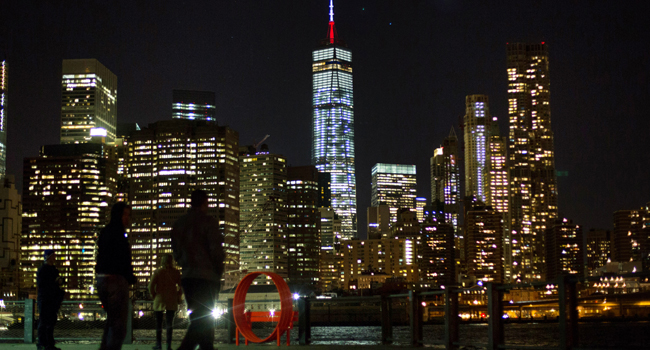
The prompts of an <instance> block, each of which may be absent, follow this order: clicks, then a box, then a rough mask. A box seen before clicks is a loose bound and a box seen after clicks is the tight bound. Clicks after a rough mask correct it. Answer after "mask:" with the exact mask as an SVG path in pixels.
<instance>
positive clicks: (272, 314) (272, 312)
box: [269, 309, 275, 317]
mask: <svg viewBox="0 0 650 350" xmlns="http://www.w3.org/2000/svg"><path fill="white" fill-rule="evenodd" d="M269 312H270V313H271V317H273V316H274V315H275V309H271V310H269Z"/></svg>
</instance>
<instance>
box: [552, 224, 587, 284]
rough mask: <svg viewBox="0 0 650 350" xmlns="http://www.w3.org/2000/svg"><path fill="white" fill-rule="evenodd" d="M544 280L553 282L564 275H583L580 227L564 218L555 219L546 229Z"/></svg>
mask: <svg viewBox="0 0 650 350" xmlns="http://www.w3.org/2000/svg"><path fill="white" fill-rule="evenodd" d="M545 240H546V265H547V268H546V278H545V280H547V281H552V280H555V279H556V278H557V277H559V276H562V275H566V274H577V275H580V276H582V275H583V273H584V263H583V262H584V259H583V255H584V249H583V245H582V244H583V243H582V227H580V226H579V225H575V224H574V223H573V222H572V221H571V220H568V219H566V218H564V219H556V220H555V222H554V223H553V225H549V228H547V229H546V238H545Z"/></svg>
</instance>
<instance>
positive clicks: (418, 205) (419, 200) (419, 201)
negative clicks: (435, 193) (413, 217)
mask: <svg viewBox="0 0 650 350" xmlns="http://www.w3.org/2000/svg"><path fill="white" fill-rule="evenodd" d="M427 205H428V203H427V199H426V198H424V197H416V198H415V211H416V212H417V213H418V221H419V222H423V221H424V207H426V206H427Z"/></svg>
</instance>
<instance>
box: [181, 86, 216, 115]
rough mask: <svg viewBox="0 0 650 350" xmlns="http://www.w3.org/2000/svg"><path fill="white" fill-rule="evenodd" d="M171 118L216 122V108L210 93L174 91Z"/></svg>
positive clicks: (213, 96) (212, 93) (213, 97)
mask: <svg viewBox="0 0 650 350" xmlns="http://www.w3.org/2000/svg"><path fill="white" fill-rule="evenodd" d="M172 99H173V101H172V118H174V119H190V120H195V119H196V120H216V116H217V107H216V105H215V95H214V92H212V91H191V90H174V92H173V97H172Z"/></svg>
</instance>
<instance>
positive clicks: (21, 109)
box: [0, 1, 650, 237]
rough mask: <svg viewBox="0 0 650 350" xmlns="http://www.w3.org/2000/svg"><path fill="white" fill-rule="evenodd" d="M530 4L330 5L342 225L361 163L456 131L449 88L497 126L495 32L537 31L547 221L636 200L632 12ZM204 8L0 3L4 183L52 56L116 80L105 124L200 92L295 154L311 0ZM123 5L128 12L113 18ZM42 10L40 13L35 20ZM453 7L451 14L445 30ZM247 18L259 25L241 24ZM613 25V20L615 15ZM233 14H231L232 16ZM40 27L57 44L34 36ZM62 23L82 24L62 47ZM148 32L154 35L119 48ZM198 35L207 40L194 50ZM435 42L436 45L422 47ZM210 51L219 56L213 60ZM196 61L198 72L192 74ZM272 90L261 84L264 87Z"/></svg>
mask: <svg viewBox="0 0 650 350" xmlns="http://www.w3.org/2000/svg"><path fill="white" fill-rule="evenodd" d="M298 4H300V5H299V6H297V5H298ZM545 5H546V6H545V7H541V6H539V5H535V6H534V7H530V8H527V7H522V6H521V5H513V4H512V3H505V4H498V5H494V6H492V7H491V8H489V9H488V8H485V7H484V5H479V6H469V5H468V4H467V3H458V4H453V5H452V4H444V3H431V4H428V3H427V4H419V5H413V4H411V5H404V6H398V5H395V4H389V3H384V2H379V3H376V4H372V5H370V6H367V5H366V6H365V7H364V5H363V4H362V3H361V2H356V1H350V2H340V3H335V6H336V12H337V28H338V29H339V32H341V33H345V35H344V37H345V39H346V41H347V42H348V43H349V44H350V46H351V47H353V48H354V54H355V67H356V70H355V109H356V111H355V119H356V137H357V140H356V145H357V154H356V160H357V162H356V163H357V169H356V172H357V175H358V179H357V188H358V190H357V193H358V203H357V204H358V205H357V207H358V208H361V210H358V218H359V222H358V225H357V226H358V228H359V231H360V234H361V236H362V237H363V235H364V232H363V231H364V228H365V227H366V225H365V217H364V215H363V214H361V215H359V213H364V212H365V208H366V207H368V206H369V203H370V174H369V173H370V168H371V166H372V165H373V164H375V163H379V162H381V163H402V164H415V165H418V166H419V167H420V168H421V169H427V168H428V162H429V157H430V155H431V154H432V152H433V150H434V149H435V148H436V147H438V146H439V145H440V144H441V142H442V140H443V138H444V137H445V136H446V135H447V134H448V130H449V129H450V127H451V126H454V127H458V118H459V117H460V116H462V115H463V108H462V102H463V99H464V96H466V95H469V94H485V95H488V96H490V110H491V114H492V115H495V116H498V117H499V120H500V122H501V124H500V129H501V131H502V133H501V134H502V135H507V132H504V130H506V125H505V122H507V119H506V118H505V116H506V115H507V97H506V83H507V77H506V73H505V67H506V65H505V62H506V58H505V45H506V43H507V42H516V41H518V42H542V41H545V42H546V43H547V44H548V45H549V46H550V62H551V63H550V75H551V77H552V80H553V89H552V96H551V99H552V101H553V102H552V104H551V105H552V113H553V127H552V130H553V131H554V133H555V156H556V169H557V170H559V171H562V172H568V174H569V176H568V177H567V176H560V177H559V178H558V187H559V193H560V195H559V205H558V206H559V212H560V216H562V217H567V218H570V219H572V220H573V221H574V222H575V223H577V224H580V225H583V226H584V227H586V228H604V229H607V228H611V227H612V226H613V224H612V221H613V220H612V213H613V212H614V211H616V210H623V209H630V210H631V209H637V208H638V207H639V206H641V205H642V204H643V203H645V202H647V194H648V193H650V189H649V187H648V186H649V184H648V182H647V180H646V176H645V174H647V173H648V171H647V170H648V164H650V161H649V158H648V157H649V155H648V154H647V153H644V152H643V149H644V148H643V147H642V144H643V140H644V135H643V132H642V131H644V130H645V131H647V130H648V128H649V125H648V123H649V122H648V120H646V119H642V115H643V111H644V108H643V107H644V105H643V104H642V102H643V99H644V97H646V96H647V94H648V84H647V79H648V73H647V72H648V61H650V60H648V59H647V57H644V56H642V55H641V56H639V55H635V54H634V52H635V51H634V48H635V47H638V46H637V45H636V44H635V43H638V44H640V43H642V42H644V39H646V38H647V37H648V33H647V30H642V29H641V28H643V27H641V23H642V21H641V20H640V16H639V17H635V14H634V11H633V9H630V8H626V9H620V10H621V12H620V13H619V12H616V11H617V10H618V8H616V9H617V10H612V8H614V7H613V6H612V7H611V8H610V6H611V5H598V6H594V7H592V8H590V12H589V13H586V14H585V15H584V16H581V15H582V13H581V12H580V10H581V9H579V8H578V6H577V5H564V4H563V5H560V3H557V4H545ZM93 6H95V7H93ZM210 6H212V5H208V6H207V8H205V9H202V10H201V12H205V14H202V13H197V11H199V9H193V8H190V9H188V11H187V13H185V14H176V13H175V11H176V12H180V11H177V10H175V9H174V8H172V7H171V6H162V7H161V8H160V9H157V10H156V11H153V13H151V14H147V15H143V14H139V15H138V14H137V13H138V11H139V10H138V8H137V5H129V4H126V3H119V2H118V3H117V4H116V6H115V8H114V9H113V8H108V9H105V10H107V11H105V13H102V14H99V13H98V12H100V11H101V10H104V8H103V6H100V5H87V6H86V7H81V8H76V9H67V8H63V7H57V6H56V5H43V6H39V7H38V8H36V9H34V15H33V16H27V18H26V20H25V21H24V23H18V21H17V20H15V19H17V18H25V15H24V12H23V11H24V10H23V9H22V8H21V7H20V6H19V4H18V3H16V4H14V5H12V4H9V6H8V8H7V11H3V13H4V14H3V15H0V16H2V20H3V23H6V26H7V29H5V28H4V27H3V28H2V32H0V34H1V36H2V37H3V38H4V39H0V40H2V42H0V49H2V50H4V51H6V52H7V60H8V65H9V66H10V67H11V69H12V70H11V77H10V79H9V85H10V89H9V90H8V91H9V93H10V96H9V98H8V99H9V100H10V101H11V103H10V104H9V107H8V108H9V113H8V115H9V116H10V120H9V124H8V130H9V131H8V142H9V147H8V149H7V154H8V173H10V174H15V175H16V179H17V182H19V184H17V188H19V189H21V188H22V186H21V185H20V182H22V176H21V174H20V171H21V164H22V160H23V158H24V157H27V156H35V155H37V154H38V149H39V147H40V146H41V145H44V144H55V143H58V130H59V129H58V127H57V126H58V123H59V121H60V119H59V114H58V113H57V109H58V110H59V111H60V101H61V96H60V79H61V75H60V73H61V62H62V60H63V59H67V58H96V59H97V60H99V61H100V62H102V63H103V64H104V65H105V66H106V67H107V68H108V69H109V70H111V71H112V72H114V73H115V74H116V76H117V77H118V79H119V82H120V85H119V87H118V90H119V91H120V103H119V104H118V121H119V122H138V123H140V125H143V126H146V125H147V124H149V123H153V122H155V121H158V120H166V119H169V103H170V102H171V92H172V90H173V89H192V90H207V91H215V92H216V94H217V102H216V105H217V107H216V108H217V121H218V122H219V123H220V125H230V126H231V127H232V128H233V129H235V130H237V131H238V132H239V133H240V135H242V136H241V144H248V143H250V141H253V140H259V139H261V138H262V137H263V136H264V135H265V134H270V135H271V137H270V138H269V139H268V140H267V143H269V145H270V146H271V147H272V148H273V149H274V150H275V151H277V153H280V154H284V155H285V156H286V157H287V161H288V163H289V164H291V165H307V164H310V161H309V157H310V155H309V153H310V151H309V149H310V147H309V145H310V143H309V136H310V131H309V123H310V121H309V119H310V117H309V116H310V111H309V109H310V106H309V95H307V93H308V92H307V90H308V89H309V86H310V85H311V84H310V83H309V80H310V79H311V77H310V74H309V69H310V58H311V57H310V56H311V55H310V52H311V50H313V49H314V48H315V47H316V46H317V42H318V40H319V39H321V38H323V37H325V34H326V33H325V32H324V29H323V27H324V26H323V25H319V24H318V23H319V21H318V20H317V19H318V18H322V17H323V13H324V11H326V10H327V2H326V1H318V2H310V3H308V4H305V5H303V3H302V2H300V3H298V2H291V1H287V2H282V3H279V4H273V5H270V4H268V5H267V4H260V5H258V6H256V7H255V8H254V9H250V8H249V7H247V6H245V5H238V4H228V5H227V6H225V8H223V9H221V11H219V12H215V11H216V10H217V9H216V8H210ZM214 6H215V7H217V6H216V5H214ZM572 6H575V8H574V7H572ZM128 10H134V12H135V13H136V14H133V15H125V16H126V17H120V15H118V14H119V13H123V12H128ZM144 11H145V9H140V13H144ZM282 11H284V12H285V13H289V12H288V11H292V12H291V13H293V11H298V12H299V13H300V14H301V15H300V16H296V21H298V22H297V24H296V23H295V22H294V23H291V24H288V23H278V22H277V21H274V20H273V18H274V17H276V16H274V15H278V14H280V13H282ZM481 11H483V12H486V14H482V13H481ZM50 13H51V14H52V15H53V16H46V14H50ZM79 13H80V14H84V13H88V14H92V15H94V17H96V19H97V18H98V19H102V20H101V21H99V24H97V27H95V26H94V25H91V22H93V21H92V20H91V19H82V20H80V21H79V22H78V23H66V24H63V23H64V20H63V19H64V18H66V16H72V15H75V14H79ZM210 13H212V14H218V19H219V21H217V22H219V23H218V24H214V27H211V24H210V23H212V22H211V21H208V17H210V16H209V15H208V14H210ZM461 13H462V14H463V16H465V17H464V18H463V19H462V21H460V23H458V24H454V21H456V20H457V17H458V16H459V15H460V14H461ZM533 13H539V15H538V16H531V15H532V14H533ZM509 14H518V15H519V16H520V17H521V19H519V18H517V19H514V18H511V17H509ZM193 15H198V16H197V17H198V18H197V21H196V22H194V24H188V25H186V26H183V25H182V24H179V22H180V23H185V22H186V20H187V19H189V18H191V16H193ZM5 16H6V17H5ZM176 16H178V18H176ZM185 16H188V17H185ZM229 16H231V17H232V19H228V18H227V17H229ZM490 16H492V17H490ZM90 17H91V18H92V17H93V16H90ZM80 18H81V17H80ZM248 18H253V19H255V20H257V22H259V23H252V22H255V20H244V19H248ZM5 19H6V21H5ZM622 19H625V23H626V25H625V26H622V25H620V24H619V23H621V22H622ZM407 20H408V21H407ZM472 20H474V22H475V23H472ZM138 21H139V22H138ZM237 21H243V22H244V23H243V26H242V25H239V24H237V23H236V22H237ZM522 21H523V24H527V25H522ZM287 22H289V21H287ZM165 23H170V24H172V26H171V28H170V29H167V28H166V27H165V25H164V24H165ZM432 23H436V24H432ZM497 23H498V25H497ZM122 25H123V26H122ZM269 26H270V27H272V28H273V30H271V31H269V30H268V28H267V27H269ZM41 27H42V28H50V29H51V31H49V32H51V33H52V34H50V33H49V32H48V31H47V30H46V29H37V28H41ZM484 27H485V28H484ZM197 28H199V29H200V28H204V29H205V31H206V32H207V33H206V35H205V37H206V38H203V36H201V37H198V36H197V37H190V38H186V35H187V34H188V33H191V32H192V29H194V30H196V29H197ZM296 28H300V30H298V31H296ZM447 28H449V29H447ZM515 28H523V29H522V31H521V32H520V31H519V30H517V29H515ZM84 29H86V31H84ZM114 29H115V30H114ZM113 31H114V32H115V34H111V33H112V32H113ZM269 32H271V33H269ZM482 32H489V33H490V34H489V35H482ZM54 33H55V34H56V35H60V38H59V39H56V40H53V41H49V38H51V37H52V35H54ZM78 33H85V34H82V35H80V36H79V38H78V41H75V40H74V38H75V35H76V34H78ZM211 33H212V34H213V35H211ZM218 33H221V35H214V34H218ZM225 33H227V34H231V35H230V36H228V35H225ZM131 34H133V38H131V37H130V36H131ZM95 37H96V38H97V39H99V40H95ZM150 37H153V38H159V39H156V40H152V41H151V42H149V43H146V44H145V45H143V48H138V49H133V48H135V47H137V46H138V45H142V43H143V42H144V41H146V40H147V38H150ZM181 37H182V38H181ZM208 37H209V38H210V40H207V38H208ZM213 38H217V39H213ZM236 38H237V39H236ZM123 39H129V40H123ZM213 40H214V41H216V43H217V44H216V45H214V46H217V47H218V49H215V48H209V47H208V45H207V44H209V43H211V42H212V41H213ZM123 41H124V42H123ZM168 42H169V43H168ZM179 43H180V45H178V46H177V49H175V51H173V52H174V53H173V54H171V55H169V56H170V57H167V58H160V57H159V56H162V55H159V54H158V53H159V52H165V51H166V50H168V45H172V46H173V45H174V44H179ZM382 43H388V44H382ZM445 45H447V46H449V49H445V50H443V51H444V52H442V53H441V52H438V51H440V50H438V49H439V48H440V47H445ZM199 47H205V48H206V49H205V53H199V54H197V55H195V57H185V56H187V55H183V54H181V52H182V51H186V50H190V49H192V48H194V50H193V51H194V52H196V48H199ZM278 47H282V48H283V49H279V48H278ZM391 48H392V49H391ZM285 50H286V52H285ZM627 50H631V51H627ZM129 51H130V52H129ZM474 51H478V52H482V56H481V58H473V59H468V58H464V59H462V60H461V59H458V57H460V56H467V57H470V56H471V55H469V54H468V53H470V52H474ZM222 52H223V53H225V52H229V53H233V55H234V56H231V55H222V56H224V57H217V55H216V54H218V53H222ZM586 52H588V54H586ZM181 56H182V57H181ZM483 58H487V59H483ZM212 59H215V60H217V61H216V62H215V63H214V67H211V66H208V67H206V63H207V62H211V61H210V60H212ZM455 59H458V60H459V61H460V62H458V63H455V62H453V61H454V60H455ZM286 61H288V63H285V62H286ZM201 62H203V64H200V63H201ZM218 66H227V69H224V68H220V67H218ZM463 66H466V67H467V69H466V70H467V72H466V73H459V72H458V71H459V69H458V67H463ZM30 70H31V71H30ZM206 70H207V71H209V73H208V74H205V77H203V76H202V75H203V74H204V73H205V72H206ZM288 72H290V73H288ZM377 72H381V74H377ZM57 76H58V78H57ZM37 82H38V83H37ZM143 82H147V83H146V84H143ZM267 84H270V85H267ZM274 85H275V86H277V87H276V88H275V89H276V90H277V91H271V90H272V89H273V88H266V87H267V86H274ZM630 85H631V86H630ZM57 86H58V87H57ZM28 89H29V90H28ZM28 91H29V92H28ZM618 91H625V94H623V93H620V92H618ZM280 96H284V97H285V99H284V100H285V102H283V104H282V106H280V105H281V104H279V103H277V101H278V100H280V99H279V98H278V97H280ZM287 96H291V98H288V99H287V98H286V97H287ZM286 101H289V103H287V102H286ZM459 106H461V107H460V108H459ZM563 174H564V173H563ZM421 176H422V175H421ZM429 193H430V190H429V188H428V181H427V179H426V177H425V178H423V179H420V181H419V185H418V196H426V197H427V198H428V197H429V196H430V195H429ZM429 199H430V198H429Z"/></svg>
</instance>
